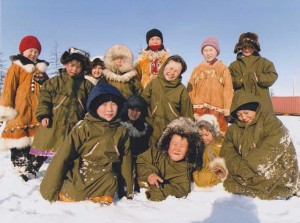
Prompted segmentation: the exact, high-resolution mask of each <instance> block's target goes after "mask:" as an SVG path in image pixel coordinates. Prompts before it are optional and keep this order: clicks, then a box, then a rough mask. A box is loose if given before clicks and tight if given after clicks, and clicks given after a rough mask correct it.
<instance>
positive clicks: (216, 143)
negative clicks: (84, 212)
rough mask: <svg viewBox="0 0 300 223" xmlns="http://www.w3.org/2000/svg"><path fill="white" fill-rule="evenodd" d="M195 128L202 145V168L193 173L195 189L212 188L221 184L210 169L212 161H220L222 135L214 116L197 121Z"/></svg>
mask: <svg viewBox="0 0 300 223" xmlns="http://www.w3.org/2000/svg"><path fill="white" fill-rule="evenodd" d="M196 120H197V123H196V125H197V127H198V128H199V134H200V138H201V141H202V142H203V144H204V147H205V148H204V151H203V155H202V154H201V155H200V157H201V158H202V163H203V164H202V166H201V167H200V168H199V170H196V171H194V173H193V179H194V183H195V185H196V186H197V187H212V186H215V185H217V184H218V183H221V180H220V179H219V178H218V177H217V176H216V175H215V173H214V171H213V170H212V169H211V167H210V166H211V164H212V161H214V160H215V159H220V158H219V156H220V150H221V147H222V143H223V135H222V134H221V132H220V127H219V124H218V120H217V118H216V116H214V115H210V114H205V115H202V116H201V117H199V119H197V117H196Z"/></svg>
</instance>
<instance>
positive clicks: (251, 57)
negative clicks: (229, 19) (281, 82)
mask: <svg viewBox="0 0 300 223" xmlns="http://www.w3.org/2000/svg"><path fill="white" fill-rule="evenodd" d="M259 52H260V45H259V42H258V35H257V34H255V33H251V32H247V33H242V34H241V35H240V38H239V42H238V43H237V44H236V45H235V48H234V53H238V54H237V59H236V61H234V62H233V63H231V64H230V66H229V70H230V73H231V76H232V81H233V87H234V91H245V92H247V93H249V94H253V95H255V96H257V97H258V99H259V100H260V102H261V109H262V111H265V112H269V113H271V114H274V109H273V106H272V101H271V97H270V92H269V87H271V86H272V85H273V84H274V83H275V81H276V80H277V78H278V74H277V73H276V70H275V67H274V65H273V63H272V62H271V61H269V60H267V59H266V58H263V57H261V56H260V54H259Z"/></svg>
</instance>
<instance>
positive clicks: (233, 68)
mask: <svg viewBox="0 0 300 223" xmlns="http://www.w3.org/2000/svg"><path fill="white" fill-rule="evenodd" d="M237 65H238V61H235V62H233V63H231V64H230V66H229V67H228V69H229V71H230V74H231V78H232V84H233V89H234V90H238V89H241V88H242V87H243V73H242V71H240V70H239V69H237Z"/></svg>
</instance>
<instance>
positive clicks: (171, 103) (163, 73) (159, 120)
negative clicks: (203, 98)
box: [142, 55, 193, 147]
mask: <svg viewBox="0 0 300 223" xmlns="http://www.w3.org/2000/svg"><path fill="white" fill-rule="evenodd" d="M185 71H186V63H185V61H184V60H183V59H182V58H181V57H180V56H179V55H174V56H171V57H169V58H168V59H167V60H166V62H165V63H164V64H163V66H162V67H161V68H160V70H159V73H158V78H156V79H153V80H152V81H150V82H149V84H148V85H147V87H146V88H145V89H144V91H143V94H142V97H143V98H144V99H145V100H146V102H147V104H148V106H149V109H150V112H151V117H149V124H151V126H152V127H153V134H152V136H151V139H150V145H151V146H152V145H153V146H155V147H156V143H157V141H158V139H159V138H160V136H161V134H162V132H163V129H164V128H165V127H166V126H167V125H168V124H169V123H170V122H171V121H173V120H174V119H177V118H179V117H188V118H193V107H192V103H191V100H190V97H189V95H188V92H187V90H186V88H185V86H184V85H183V84H182V83H181V79H182V76H181V75H182V74H183V73H184V72H185Z"/></svg>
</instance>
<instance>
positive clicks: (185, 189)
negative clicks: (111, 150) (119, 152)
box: [137, 117, 201, 201]
mask: <svg viewBox="0 0 300 223" xmlns="http://www.w3.org/2000/svg"><path fill="white" fill-rule="evenodd" d="M174 134H177V135H180V136H183V137H185V138H186V139H187V140H188V150H187V153H186V155H185V158H184V159H183V160H180V161H173V160H171V159H170V157H169V155H168V150H169V146H170V141H171V138H172V136H173V135H174ZM200 147H201V142H200V137H199V133H198V128H197V127H196V125H195V123H194V122H192V121H191V119H188V118H183V117H181V118H179V119H175V120H173V121H172V122H171V123H170V124H169V125H168V126H167V127H166V128H165V130H164V132H163V134H162V135H161V137H160V139H159V142H158V144H157V147H156V148H154V149H151V148H150V149H148V150H147V151H146V152H144V153H142V154H140V155H139V156H138V157H137V174H138V180H139V182H141V183H142V184H143V183H144V182H148V177H149V175H151V174H156V175H158V176H159V177H161V178H162V179H163V180H164V182H162V183H161V186H160V188H157V187H156V186H153V185H150V186H149V187H148V190H147V192H146V195H147V198H148V199H149V200H152V201H161V200H164V199H166V198H167V197H168V196H169V195H171V196H175V197H177V198H181V197H186V196H187V195H188V193H189V192H190V191H191V189H190V188H191V173H192V171H193V170H194V167H195V165H196V156H197V154H198V151H199V150H200ZM147 184H148V183H147Z"/></svg>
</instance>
